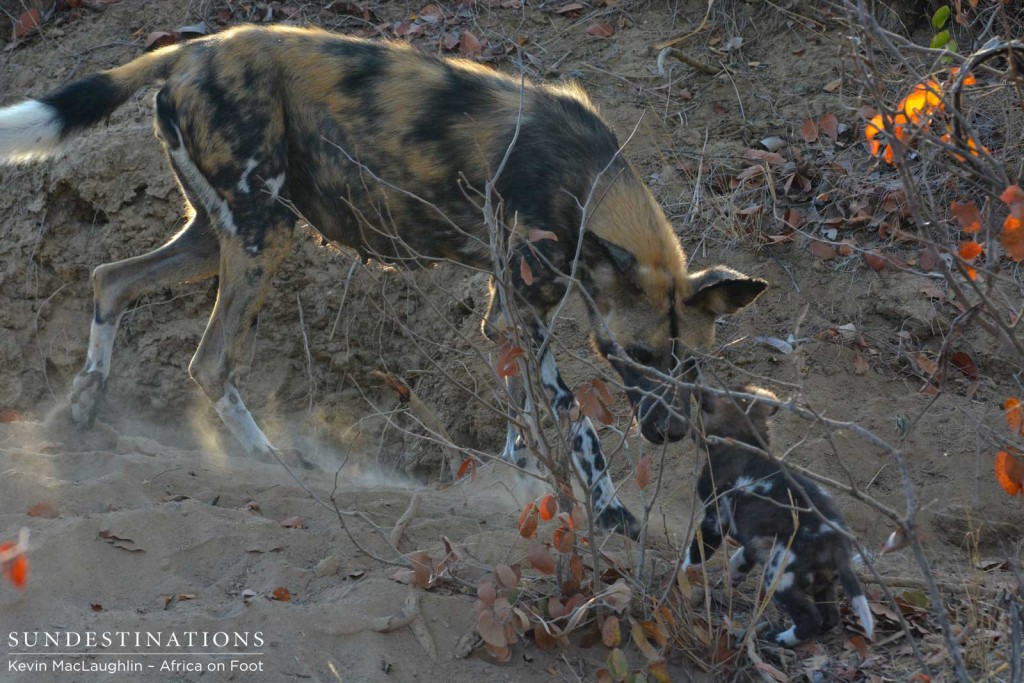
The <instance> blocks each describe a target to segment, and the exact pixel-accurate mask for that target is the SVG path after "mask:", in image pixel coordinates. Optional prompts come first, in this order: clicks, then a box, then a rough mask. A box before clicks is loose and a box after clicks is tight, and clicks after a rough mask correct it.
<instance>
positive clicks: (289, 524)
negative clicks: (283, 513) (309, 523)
mask: <svg viewBox="0 0 1024 683" xmlns="http://www.w3.org/2000/svg"><path fill="white" fill-rule="evenodd" d="M278 524H279V525H280V526H283V527H284V528H285V529H303V528H305V527H303V525H302V518H301V517H299V516H297V515H293V516H291V517H285V518H284V519H282V520H281V521H280V522H278Z"/></svg>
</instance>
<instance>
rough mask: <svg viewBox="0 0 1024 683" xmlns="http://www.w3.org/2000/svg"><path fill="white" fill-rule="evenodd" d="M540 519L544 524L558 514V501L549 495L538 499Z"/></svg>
mask: <svg viewBox="0 0 1024 683" xmlns="http://www.w3.org/2000/svg"><path fill="white" fill-rule="evenodd" d="M539 508H540V518H541V519H542V520H544V521H545V522H550V521H551V520H552V519H554V518H555V515H557V514H558V501H557V500H555V497H554V496H553V495H551V494H550V493H547V494H544V497H543V498H541V499H540V506H539Z"/></svg>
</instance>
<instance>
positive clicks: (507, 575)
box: [481, 564, 519, 602]
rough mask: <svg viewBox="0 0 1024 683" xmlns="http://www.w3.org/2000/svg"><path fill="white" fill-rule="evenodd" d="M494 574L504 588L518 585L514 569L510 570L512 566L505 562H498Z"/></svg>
mask: <svg viewBox="0 0 1024 683" xmlns="http://www.w3.org/2000/svg"><path fill="white" fill-rule="evenodd" d="M494 575H495V576H496V577H498V581H501V585H502V586H504V587H505V588H515V587H516V586H518V585H519V577H518V576H516V573H515V572H514V571H512V567H510V566H508V565H507V564H499V565H498V566H497V567H495V568H494ZM492 590H493V588H492ZM481 599H482V598H481ZM491 602H494V600H493V598H492V599H491Z"/></svg>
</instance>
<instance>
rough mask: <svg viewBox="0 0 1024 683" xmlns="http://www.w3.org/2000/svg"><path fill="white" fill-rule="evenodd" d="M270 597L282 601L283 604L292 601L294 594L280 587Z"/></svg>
mask: <svg viewBox="0 0 1024 683" xmlns="http://www.w3.org/2000/svg"><path fill="white" fill-rule="evenodd" d="M270 595H271V596H272V597H273V598H274V600H280V601H281V602H288V601H289V600H291V599H292V594H291V593H290V592H289V591H288V589H287V588H285V587H284V586H278V587H277V588H275V589H274V590H273V592H272V593H271V594H270Z"/></svg>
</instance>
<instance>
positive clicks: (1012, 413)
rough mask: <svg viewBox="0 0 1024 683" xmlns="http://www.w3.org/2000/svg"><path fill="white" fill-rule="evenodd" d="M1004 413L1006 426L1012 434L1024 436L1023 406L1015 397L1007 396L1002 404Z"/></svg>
mask: <svg viewBox="0 0 1024 683" xmlns="http://www.w3.org/2000/svg"><path fill="white" fill-rule="evenodd" d="M1003 411H1004V412H1005V413H1006V426H1007V427H1008V428H1009V429H1010V432H1012V433H1013V435H1014V436H1024V407H1022V406H1021V403H1020V401H1018V400H1017V399H1015V398H1012V397H1011V398H1008V399H1006V402H1005V403H1004V404H1003Z"/></svg>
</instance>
